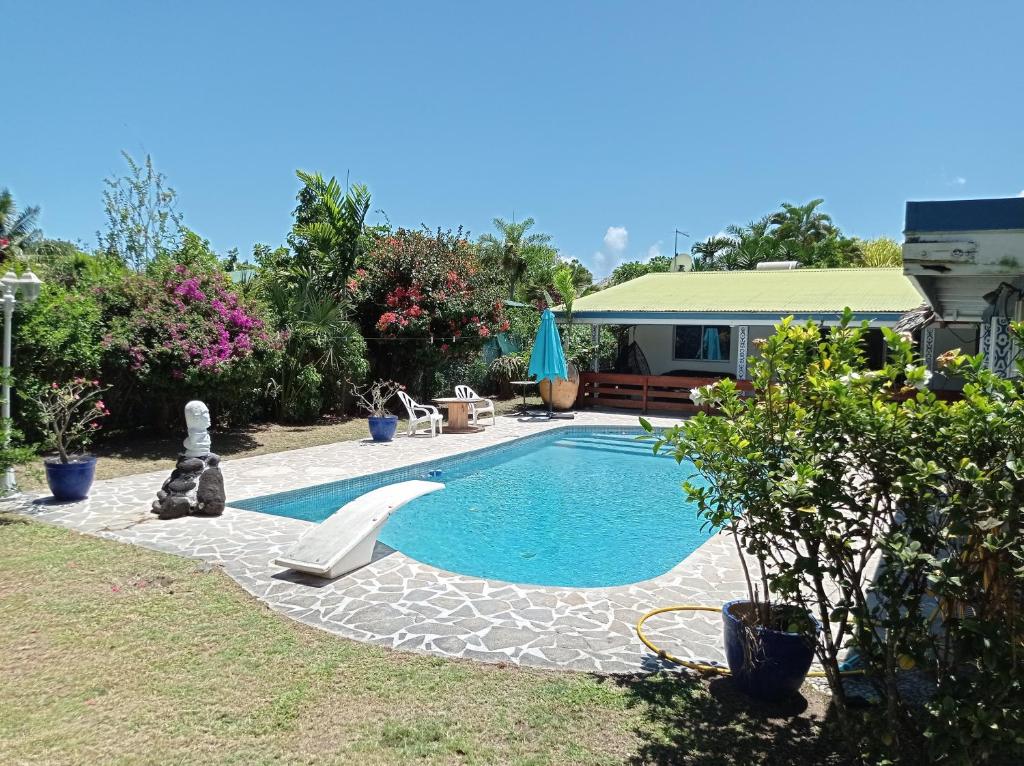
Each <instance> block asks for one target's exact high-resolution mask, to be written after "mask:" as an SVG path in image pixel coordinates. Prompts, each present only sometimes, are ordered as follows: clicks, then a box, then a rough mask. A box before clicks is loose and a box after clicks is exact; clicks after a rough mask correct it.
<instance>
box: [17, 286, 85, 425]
mask: <svg viewBox="0 0 1024 766" xmlns="http://www.w3.org/2000/svg"><path fill="white" fill-rule="evenodd" d="M104 328H105V323H104V316H103V308H102V305H101V303H100V300H99V299H98V298H97V296H96V295H95V294H94V293H93V292H92V290H91V289H83V290H73V289H70V288H68V287H65V286H64V285H62V284H60V283H59V282H56V281H51V280H49V279H48V280H46V281H45V282H44V283H43V286H42V289H41V290H40V293H39V299H38V300H37V301H36V302H35V303H32V304H27V305H23V307H22V309H21V311H19V312H18V314H17V318H16V321H15V322H14V324H13V328H12V329H13V339H12V348H13V351H12V356H13V362H14V379H15V389H14V391H15V397H16V406H15V407H14V413H15V417H16V418H17V423H18V426H19V428H20V429H21V430H22V431H24V432H26V433H27V434H29V436H30V437H31V438H33V439H38V438H40V436H41V434H42V429H43V426H44V424H43V421H42V414H41V412H40V410H39V406H38V401H37V399H36V396H35V394H36V393H37V392H39V391H40V390H42V389H43V388H44V387H46V386H49V385H50V383H52V382H53V381H59V380H68V379H71V378H74V377H76V376H80V375H81V376H86V377H90V378H92V377H94V376H96V375H98V374H99V372H100V367H101V361H102V353H103V352H102V348H101V345H100V344H101V341H102V339H103V335H104Z"/></svg>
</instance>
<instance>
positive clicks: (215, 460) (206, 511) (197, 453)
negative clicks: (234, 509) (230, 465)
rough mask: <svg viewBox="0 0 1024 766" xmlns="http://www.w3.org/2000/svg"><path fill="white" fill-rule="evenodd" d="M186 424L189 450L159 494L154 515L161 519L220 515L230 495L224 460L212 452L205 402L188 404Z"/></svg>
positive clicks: (208, 415)
mask: <svg viewBox="0 0 1024 766" xmlns="http://www.w3.org/2000/svg"><path fill="white" fill-rule="evenodd" d="M185 425H186V426H187V428H188V438H186V439H185V441H184V446H185V451H184V452H182V453H180V454H179V455H178V463H177V465H176V466H175V467H174V470H173V471H172V472H171V475H170V477H169V478H168V479H167V481H165V482H164V485H163V487H161V489H160V491H159V492H157V493H156V500H154V501H153V513H155V514H157V516H159V517H160V518H161V519H177V518H180V517H182V516H189V515H192V516H220V515H221V514H222V513H223V512H224V503H225V500H226V495H225V494H224V476H223V475H222V474H221V472H220V468H219V466H220V458H219V457H218V456H217V455H215V454H213V453H212V452H210V434H209V433H208V431H207V429H209V427H210V410H209V409H208V408H207V406H206V405H205V404H203V403H202V402H199V401H193V402H189V403H188V404H186V405H185Z"/></svg>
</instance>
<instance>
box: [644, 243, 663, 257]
mask: <svg viewBox="0 0 1024 766" xmlns="http://www.w3.org/2000/svg"><path fill="white" fill-rule="evenodd" d="M659 255H662V252H661V242H655V243H654V244H653V245H651V246H650V247H649V248H647V260H651V258H657V257H658V256H659Z"/></svg>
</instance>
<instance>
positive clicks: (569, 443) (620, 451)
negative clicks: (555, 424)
mask: <svg viewBox="0 0 1024 766" xmlns="http://www.w3.org/2000/svg"><path fill="white" fill-rule="evenodd" d="M552 446H554V447H564V448H566V449H577V450H586V451H588V452H605V453H609V454H614V455H632V456H635V457H658V458H667V459H670V460H671V459H673V458H672V456H671V455H669V454H667V453H664V452H661V453H658V454H657V455H655V454H654V453H653V452H652V451H651V447H650V445H646V446H642V445H637V447H642V448H640V449H638V448H637V447H632V446H622V445H617V444H606V443H603V442H590V441H582V440H577V439H573V440H568V439H562V440H560V441H556V442H554V443H553V444H552Z"/></svg>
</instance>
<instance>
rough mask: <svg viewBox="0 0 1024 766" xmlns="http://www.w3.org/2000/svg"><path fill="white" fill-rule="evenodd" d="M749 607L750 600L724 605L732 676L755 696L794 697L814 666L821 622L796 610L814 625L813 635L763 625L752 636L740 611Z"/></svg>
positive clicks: (727, 647)
mask: <svg viewBox="0 0 1024 766" xmlns="http://www.w3.org/2000/svg"><path fill="white" fill-rule="evenodd" d="M749 607H750V602H749V601H747V600H737V601H730V602H729V603H727V604H726V605H725V606H723V607H722V620H723V622H724V634H725V656H726V659H727V660H728V661H729V670H730V671H731V672H732V677H733V679H734V680H735V682H736V684H737V686H739V688H740V689H742V690H743V691H745V692H746V693H747V694H749V695H751V696H752V697H757V698H758V699H763V700H772V701H775V700H782V699H786V698H787V697H791V696H792V695H794V694H796V693H797V691H798V690H799V689H800V686H801V685H802V684H803V682H804V679H805V678H806V677H807V671H808V670H810V669H811V662H812V661H813V660H814V645H815V642H816V641H817V638H818V634H820V633H821V623H819V622H818V621H817V620H815V619H814V618H812V617H811V616H810V615H807V614H805V613H802V612H799V610H794V613H795V614H797V616H798V618H799V619H800V620H801V621H806V623H807V624H808V626H810V625H813V626H814V635H813V636H811V635H808V633H807V632H799V633H787V632H784V631H778V630H770V629H769V628H765V627H760V626H759V627H757V628H754V630H753V631H752V632H753V634H754V636H753V637H752V636H751V635H750V634H751V631H750V630H748V629H746V628H745V627H744V624H743V622H742V620H741V619H740V617H739V614H738V613H741V611H742V610H743V609H744V608H749ZM785 608H792V607H785ZM752 638H753V640H752Z"/></svg>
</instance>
